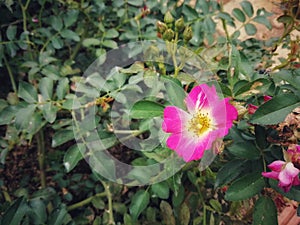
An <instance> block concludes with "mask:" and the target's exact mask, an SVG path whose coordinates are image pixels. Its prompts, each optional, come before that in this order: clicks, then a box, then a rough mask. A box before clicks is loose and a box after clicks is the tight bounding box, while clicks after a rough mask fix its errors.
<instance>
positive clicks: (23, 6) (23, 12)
mask: <svg viewBox="0 0 300 225" xmlns="http://www.w3.org/2000/svg"><path fill="white" fill-rule="evenodd" d="M29 3H30V0H27V1H26V3H25V5H23V4H22V1H21V0H19V4H20V6H21V11H22V17H23V31H24V32H27V15H26V11H27V9H28V6H29ZM26 42H27V43H30V40H29V36H28V34H27V35H26ZM31 58H33V56H32V54H31Z"/></svg>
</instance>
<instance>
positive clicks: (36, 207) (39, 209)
mask: <svg viewBox="0 0 300 225" xmlns="http://www.w3.org/2000/svg"><path fill="white" fill-rule="evenodd" d="M29 207H30V209H31V217H32V219H33V220H34V223H35V224H45V222H46V220H47V211H46V205H45V203H44V202H43V200H41V198H34V199H31V200H30V202H29Z"/></svg>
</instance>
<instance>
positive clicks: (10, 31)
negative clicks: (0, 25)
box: [6, 25, 17, 41]
mask: <svg viewBox="0 0 300 225" xmlns="http://www.w3.org/2000/svg"><path fill="white" fill-rule="evenodd" d="M16 34H17V26H16V25H9V26H8V28H7V30H6V36H7V38H8V40H10V41H12V40H14V39H15V37H16Z"/></svg>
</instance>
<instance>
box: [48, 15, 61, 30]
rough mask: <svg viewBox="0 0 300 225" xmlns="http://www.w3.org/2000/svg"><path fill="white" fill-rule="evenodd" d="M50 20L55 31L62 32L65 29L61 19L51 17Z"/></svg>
mask: <svg viewBox="0 0 300 225" xmlns="http://www.w3.org/2000/svg"><path fill="white" fill-rule="evenodd" d="M49 20H50V24H51V26H52V28H53V29H54V30H56V31H60V30H61V29H62V28H63V22H62V19H61V18H60V17H58V16H51V17H50V19H49Z"/></svg>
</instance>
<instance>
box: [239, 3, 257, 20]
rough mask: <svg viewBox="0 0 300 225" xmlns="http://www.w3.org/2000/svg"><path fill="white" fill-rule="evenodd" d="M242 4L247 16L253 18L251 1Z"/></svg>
mask: <svg viewBox="0 0 300 225" xmlns="http://www.w3.org/2000/svg"><path fill="white" fill-rule="evenodd" d="M240 4H241V6H242V9H243V11H244V12H245V13H246V15H247V16H248V17H252V16H253V13H254V10H253V6H252V4H251V3H250V2H249V1H242V2H241V3H240Z"/></svg>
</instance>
